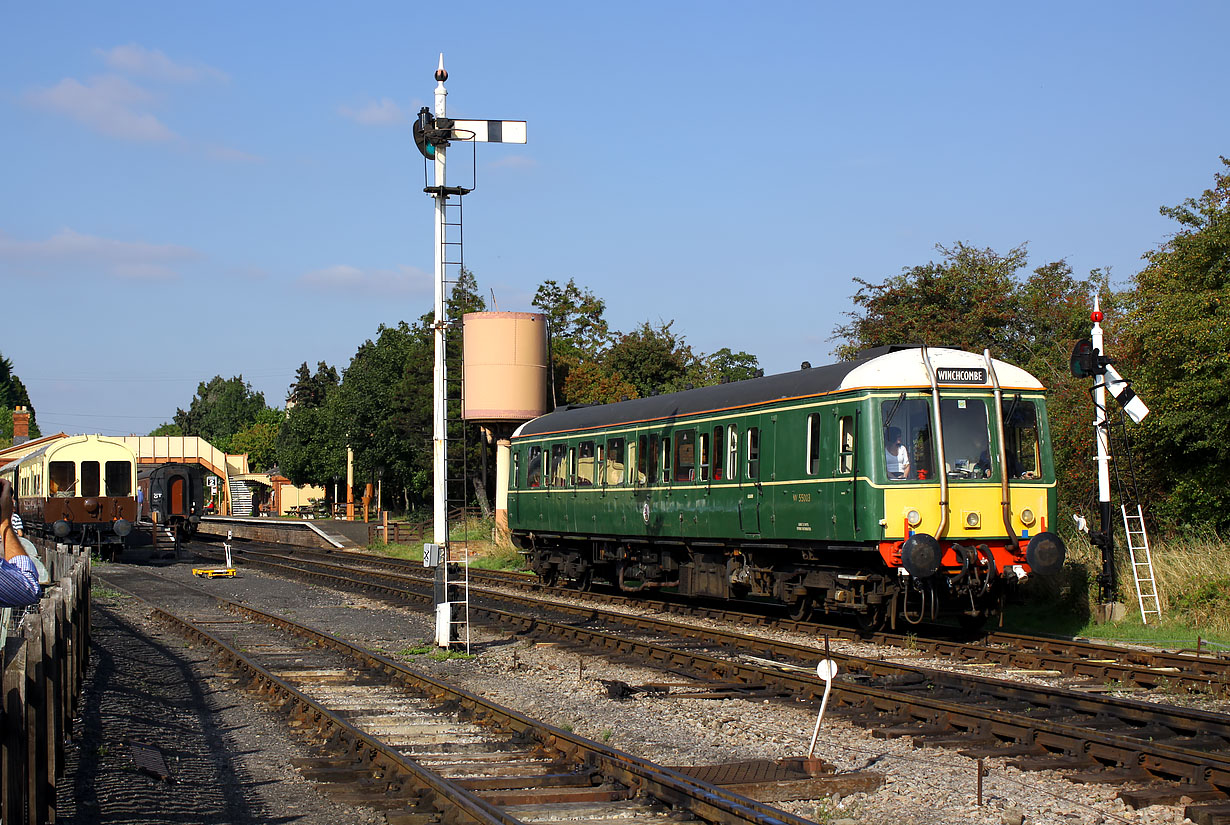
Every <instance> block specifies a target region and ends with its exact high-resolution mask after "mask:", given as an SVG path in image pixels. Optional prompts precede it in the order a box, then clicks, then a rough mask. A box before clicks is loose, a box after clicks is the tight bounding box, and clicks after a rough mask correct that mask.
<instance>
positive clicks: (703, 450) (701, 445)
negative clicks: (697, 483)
mask: <svg viewBox="0 0 1230 825" xmlns="http://www.w3.org/2000/svg"><path fill="white" fill-rule="evenodd" d="M696 447H697V463H698V464H699V465H700V480H701V481H708V480H709V433H701V434H700V435H699V436H697V441H696Z"/></svg>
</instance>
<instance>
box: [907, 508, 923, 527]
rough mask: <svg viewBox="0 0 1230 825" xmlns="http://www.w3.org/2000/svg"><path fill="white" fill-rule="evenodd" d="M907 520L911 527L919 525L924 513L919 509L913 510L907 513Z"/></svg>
mask: <svg viewBox="0 0 1230 825" xmlns="http://www.w3.org/2000/svg"><path fill="white" fill-rule="evenodd" d="M905 520H906V523H907V524H909V525H910V526H911V527H917V526H918V525H920V524H922V513H920V512H918V511H917V510H911V511H910V512H908V513H906V514H905Z"/></svg>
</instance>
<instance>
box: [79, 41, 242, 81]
mask: <svg viewBox="0 0 1230 825" xmlns="http://www.w3.org/2000/svg"><path fill="white" fill-rule="evenodd" d="M94 53H95V54H97V55H99V56H100V57H102V59H103V62H104V63H106V64H107V67H108V68H110V69H114V70H115V71H117V72H124V73H126V74H132V75H140V76H143V77H149V78H153V79H155V80H162V81H166V82H169V83H195V82H197V81H199V80H205V79H210V80H218V81H223V82H225V81H227V80H229V79H230V78H229V77H228V76H227V74H226V73H225V72H223V71H222V70H221V69H215V68H214V67H212V66H206V65H204V64H195V65H189V64H186V63H176V62H175V61H174V60H172V59H171V58H169V57H167V56H166V55H165V54H163V53H162V52H160V51H158V50H157V49H153V50H150V49H147V48H145V47H144V46H138V45H137V44H136V43H129V44H128V45H127V46H116V47H115V48H114V49H110V50H104V49H95V50H94Z"/></svg>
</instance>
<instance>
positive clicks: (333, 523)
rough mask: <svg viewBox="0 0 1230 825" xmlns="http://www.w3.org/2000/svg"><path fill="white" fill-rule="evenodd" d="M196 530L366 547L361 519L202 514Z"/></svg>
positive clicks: (284, 541) (217, 534)
mask: <svg viewBox="0 0 1230 825" xmlns="http://www.w3.org/2000/svg"><path fill="white" fill-rule="evenodd" d="M198 532H199V533H201V534H202V535H207V536H211V537H217V538H222V539H225V538H226V534H227V532H230V534H231V535H232V536H233V537H234V538H237V539H248V540H250V541H268V542H273V543H276V544H290V545H295V546H298V547H323V548H326V549H334V550H340V549H345V548H354V547H366V546H367V524H366V523H364V522H362V521H339V520H336V519H284V518H251V517H230V516H205V517H204V518H202V519H201V526H200V528H199V529H198Z"/></svg>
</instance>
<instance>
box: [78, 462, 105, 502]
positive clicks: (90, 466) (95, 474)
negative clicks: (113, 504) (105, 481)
mask: <svg viewBox="0 0 1230 825" xmlns="http://www.w3.org/2000/svg"><path fill="white" fill-rule="evenodd" d="M81 495H83V496H98V495H102V472H101V468H100V467H99V466H98V462H97V461H83V462H81Z"/></svg>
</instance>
